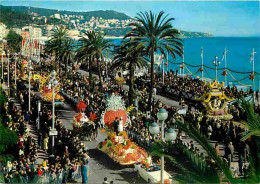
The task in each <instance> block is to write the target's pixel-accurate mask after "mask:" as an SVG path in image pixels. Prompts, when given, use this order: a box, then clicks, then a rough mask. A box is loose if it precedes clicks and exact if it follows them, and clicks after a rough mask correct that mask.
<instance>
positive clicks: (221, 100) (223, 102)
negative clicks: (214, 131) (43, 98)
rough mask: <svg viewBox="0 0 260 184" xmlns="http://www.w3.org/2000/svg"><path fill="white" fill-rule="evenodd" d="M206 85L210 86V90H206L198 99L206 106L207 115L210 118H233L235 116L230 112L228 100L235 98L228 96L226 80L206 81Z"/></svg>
mask: <svg viewBox="0 0 260 184" xmlns="http://www.w3.org/2000/svg"><path fill="white" fill-rule="evenodd" d="M205 86H207V87H208V88H209V91H205V92H204V94H203V95H202V96H201V97H200V98H198V99H196V100H198V101H201V102H202V104H203V105H204V107H205V108H206V111H207V116H208V117H209V118H215V119H223V120H230V119H232V118H233V116H232V115H231V114H229V113H228V102H229V101H234V99H232V98H229V97H227V96H226V94H225V91H224V89H223V87H224V82H222V83H219V82H216V81H214V82H213V83H211V82H209V83H207V82H205Z"/></svg>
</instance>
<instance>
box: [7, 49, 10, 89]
mask: <svg viewBox="0 0 260 184" xmlns="http://www.w3.org/2000/svg"><path fill="white" fill-rule="evenodd" d="M9 55H10V54H9V50H8V51H7V87H8V88H9Z"/></svg>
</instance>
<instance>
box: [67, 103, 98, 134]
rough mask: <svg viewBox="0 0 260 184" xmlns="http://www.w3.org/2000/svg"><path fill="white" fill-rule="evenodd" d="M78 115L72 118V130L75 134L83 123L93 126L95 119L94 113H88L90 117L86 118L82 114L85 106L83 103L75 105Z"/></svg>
mask: <svg viewBox="0 0 260 184" xmlns="http://www.w3.org/2000/svg"><path fill="white" fill-rule="evenodd" d="M76 107H77V111H78V113H77V114H76V115H75V116H74V118H73V124H72V126H73V130H74V131H76V132H80V131H81V130H80V129H81V128H82V127H83V126H84V124H85V123H88V124H94V121H95V120H96V119H97V115H96V114H95V113H90V117H87V116H86V114H85V113H84V112H85V110H86V108H87V105H86V104H85V103H84V102H79V103H78V104H77V105H76Z"/></svg>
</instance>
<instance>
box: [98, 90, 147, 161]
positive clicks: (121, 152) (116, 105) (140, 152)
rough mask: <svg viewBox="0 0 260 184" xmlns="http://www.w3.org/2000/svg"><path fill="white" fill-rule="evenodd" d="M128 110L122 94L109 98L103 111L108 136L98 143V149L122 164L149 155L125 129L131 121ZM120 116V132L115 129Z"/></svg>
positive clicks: (139, 159)
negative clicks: (114, 125)
mask: <svg viewBox="0 0 260 184" xmlns="http://www.w3.org/2000/svg"><path fill="white" fill-rule="evenodd" d="M128 112H129V110H127V109H126V108H125V105H124V101H123V100H122V98H121V96H120V95H117V94H112V95H111V97H110V98H108V99H107V108H106V110H105V111H104V112H103V113H102V116H101V122H102V123H103V124H104V126H105V129H106V130H107V132H108V133H107V138H106V139H105V140H104V141H102V142H100V143H99V144H98V147H97V148H98V150H100V151H102V152H104V153H105V154H107V155H108V156H109V157H110V158H111V159H112V160H114V161H115V162H117V163H119V164H120V165H132V164H135V163H139V162H143V161H145V160H146V158H147V157H148V155H147V153H146V151H145V150H144V149H143V148H141V147H139V146H137V145H136V144H135V143H134V142H132V141H131V140H130V139H129V138H128V135H127V133H126V132H125V131H124V130H123V129H124V127H126V126H127V124H128V123H129V121H130V120H129V117H128ZM116 118H118V120H119V125H118V132H119V133H118V134H117V133H116V132H115V131H113V128H114V127H113V122H114V121H115V120H116Z"/></svg>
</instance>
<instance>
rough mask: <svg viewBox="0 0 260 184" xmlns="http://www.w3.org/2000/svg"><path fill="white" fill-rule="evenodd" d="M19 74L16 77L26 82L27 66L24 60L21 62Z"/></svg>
mask: <svg viewBox="0 0 260 184" xmlns="http://www.w3.org/2000/svg"><path fill="white" fill-rule="evenodd" d="M21 66H22V67H21V73H20V74H19V75H18V77H19V78H20V79H21V80H23V81H24V80H28V74H27V73H26V70H27V66H28V61H26V60H24V61H22V62H21Z"/></svg>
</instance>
